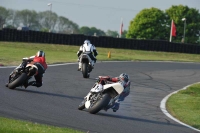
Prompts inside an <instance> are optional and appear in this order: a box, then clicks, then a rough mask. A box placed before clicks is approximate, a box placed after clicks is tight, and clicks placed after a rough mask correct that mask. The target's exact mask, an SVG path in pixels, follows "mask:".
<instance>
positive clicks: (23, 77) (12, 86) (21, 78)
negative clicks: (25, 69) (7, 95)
mask: <svg viewBox="0 0 200 133" xmlns="http://www.w3.org/2000/svg"><path fill="white" fill-rule="evenodd" d="M26 79H27V75H26V73H22V74H21V75H20V76H19V77H18V78H17V79H16V80H14V81H13V82H11V83H8V88H10V89H15V88H16V87H18V86H20V85H22V84H23V83H24V81H25V80H26Z"/></svg>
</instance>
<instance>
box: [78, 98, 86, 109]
mask: <svg viewBox="0 0 200 133" xmlns="http://www.w3.org/2000/svg"><path fill="white" fill-rule="evenodd" d="M84 108H85V99H84V100H83V101H82V102H81V103H80V104H79V106H78V109H79V110H83V109H84Z"/></svg>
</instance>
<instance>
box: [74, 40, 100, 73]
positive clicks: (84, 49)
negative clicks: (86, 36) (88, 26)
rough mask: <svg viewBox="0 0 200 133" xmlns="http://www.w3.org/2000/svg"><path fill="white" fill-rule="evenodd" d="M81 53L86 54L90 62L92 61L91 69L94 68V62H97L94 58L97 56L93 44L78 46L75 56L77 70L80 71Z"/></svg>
mask: <svg viewBox="0 0 200 133" xmlns="http://www.w3.org/2000/svg"><path fill="white" fill-rule="evenodd" d="M82 53H85V54H87V55H88V56H89V57H90V58H91V60H92V62H91V63H92V64H91V65H92V67H94V63H96V60H97V59H96V56H97V55H98V53H97V50H96V48H95V46H94V45H93V44H91V43H84V44H83V45H81V46H80V49H79V51H78V52H77V56H78V58H79V59H78V62H79V68H78V70H80V69H81V66H82V63H81V61H80V55H81V54H82Z"/></svg>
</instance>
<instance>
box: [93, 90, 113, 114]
mask: <svg viewBox="0 0 200 133" xmlns="http://www.w3.org/2000/svg"><path fill="white" fill-rule="evenodd" d="M110 99H111V97H110V95H108V94H107V93H105V94H103V96H102V97H101V98H100V99H99V100H98V101H97V102H96V103H95V104H94V105H93V106H92V107H91V108H90V109H89V112H90V113H91V114H96V113H98V112H99V111H100V110H101V109H103V108H104V107H106V106H107V105H108V103H109V102H110Z"/></svg>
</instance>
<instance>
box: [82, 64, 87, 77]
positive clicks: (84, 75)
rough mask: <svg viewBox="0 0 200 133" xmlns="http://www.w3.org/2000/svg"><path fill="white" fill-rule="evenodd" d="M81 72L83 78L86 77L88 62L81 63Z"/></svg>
mask: <svg viewBox="0 0 200 133" xmlns="http://www.w3.org/2000/svg"><path fill="white" fill-rule="evenodd" d="M82 73H83V77H84V78H88V64H87V63H83V64H82Z"/></svg>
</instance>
